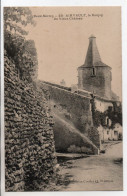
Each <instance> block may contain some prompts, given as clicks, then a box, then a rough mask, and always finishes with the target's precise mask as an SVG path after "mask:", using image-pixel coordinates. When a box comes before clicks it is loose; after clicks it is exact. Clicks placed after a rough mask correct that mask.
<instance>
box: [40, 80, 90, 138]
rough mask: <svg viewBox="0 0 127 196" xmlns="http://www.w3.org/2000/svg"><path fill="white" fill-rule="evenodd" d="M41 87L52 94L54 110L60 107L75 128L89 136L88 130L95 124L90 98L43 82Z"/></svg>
mask: <svg viewBox="0 0 127 196" xmlns="http://www.w3.org/2000/svg"><path fill="white" fill-rule="evenodd" d="M41 86H42V89H43V88H44V89H47V90H48V91H49V93H50V100H53V104H54V105H53V104H52V103H51V104H52V106H51V107H52V110H54V108H56V107H58V108H61V111H63V112H64V111H66V114H67V115H68V117H69V120H70V121H71V122H72V123H73V124H74V126H75V127H76V128H77V129H79V130H80V131H81V132H82V133H84V134H86V135H87V130H88V129H89V127H91V126H92V123H93V122H92V111H91V103H90V98H89V97H85V96H82V95H79V94H77V93H72V92H70V91H69V90H66V89H62V88H60V87H57V86H54V85H52V84H47V83H44V82H41ZM59 110H60V109H59Z"/></svg>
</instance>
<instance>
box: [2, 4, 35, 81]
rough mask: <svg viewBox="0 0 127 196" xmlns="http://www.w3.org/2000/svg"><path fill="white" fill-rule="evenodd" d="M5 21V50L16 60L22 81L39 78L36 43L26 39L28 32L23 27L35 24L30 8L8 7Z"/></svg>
mask: <svg viewBox="0 0 127 196" xmlns="http://www.w3.org/2000/svg"><path fill="white" fill-rule="evenodd" d="M4 20H5V21H4V47H5V50H6V51H7V54H8V55H9V57H11V58H12V59H13V60H14V62H15V65H16V68H17V72H18V74H19V77H20V79H23V80H25V79H26V80H29V81H31V80H32V79H33V77H36V76H37V74H36V73H37V52H36V48H35V44H34V41H32V40H26V39H25V37H24V35H27V34H28V32H26V31H25V30H24V29H23V26H24V27H25V26H27V25H28V24H32V25H34V24H35V22H34V21H33V16H32V13H31V11H30V10H29V8H15V7H11V8H8V7H7V8H5V9H4ZM8 26H9V27H10V28H8ZM13 29H14V32H15V33H13V31H12V30H13Z"/></svg>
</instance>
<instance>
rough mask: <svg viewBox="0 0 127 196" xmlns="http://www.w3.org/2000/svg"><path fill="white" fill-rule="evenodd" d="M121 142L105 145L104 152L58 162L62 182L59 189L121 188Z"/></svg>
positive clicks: (119, 189) (97, 189) (101, 189)
mask: <svg viewBox="0 0 127 196" xmlns="http://www.w3.org/2000/svg"><path fill="white" fill-rule="evenodd" d="M122 157H123V153H122V142H120V143H114V145H111V144H110V145H109V146H108V147H107V150H106V153H105V154H100V155H94V156H89V157H85V158H80V159H74V160H68V161H65V162H63V163H60V171H59V174H60V175H61V176H64V180H65V181H64V183H61V184H60V185H59V186H58V187H59V188H58V190H59V191H112V190H114V191H121V190H123V167H122V166H123V165H122Z"/></svg>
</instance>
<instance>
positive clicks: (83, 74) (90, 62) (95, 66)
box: [78, 35, 112, 99]
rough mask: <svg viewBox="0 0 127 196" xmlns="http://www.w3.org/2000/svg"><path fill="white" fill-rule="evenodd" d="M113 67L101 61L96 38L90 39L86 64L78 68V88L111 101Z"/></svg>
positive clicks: (91, 37)
mask: <svg viewBox="0 0 127 196" xmlns="http://www.w3.org/2000/svg"><path fill="white" fill-rule="evenodd" d="M111 80H112V74H111V67H109V66H108V65H106V64H104V63H103V62H102V61H101V57H100V54H99V52H98V49H97V45H96V37H95V36H93V35H91V36H90V37H89V46H88V50H87V55H86V59H85V62H84V64H83V65H82V66H80V67H78V88H79V89H83V90H87V91H90V92H92V93H94V94H96V95H99V96H101V97H104V98H107V99H111Z"/></svg>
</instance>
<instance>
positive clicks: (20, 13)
mask: <svg viewBox="0 0 127 196" xmlns="http://www.w3.org/2000/svg"><path fill="white" fill-rule="evenodd" d="M28 24H31V25H35V21H34V20H33V16H32V12H31V10H30V9H29V8H25V7H18V8H17V7H5V8H4V30H5V31H6V30H7V29H9V31H12V30H14V31H15V33H16V32H19V33H20V34H21V35H27V34H28V32H27V31H25V30H24V29H23V27H25V26H27V25H28Z"/></svg>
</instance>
